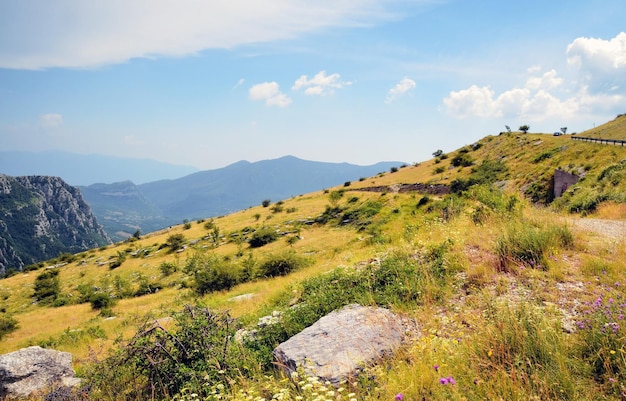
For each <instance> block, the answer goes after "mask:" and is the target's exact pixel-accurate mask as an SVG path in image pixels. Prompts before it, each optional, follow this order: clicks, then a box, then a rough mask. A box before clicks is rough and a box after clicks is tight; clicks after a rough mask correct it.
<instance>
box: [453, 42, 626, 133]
mask: <svg viewBox="0 0 626 401" xmlns="http://www.w3.org/2000/svg"><path fill="white" fill-rule="evenodd" d="M567 61H568V64H569V65H571V66H574V67H575V68H577V69H578V71H579V72H580V76H579V78H578V79H577V80H576V81H571V82H565V80H564V79H563V78H561V77H559V76H558V74H557V72H556V70H554V69H552V70H550V71H547V72H544V73H543V74H542V73H541V68H540V67H539V66H533V67H530V68H528V70H527V73H528V74H529V77H528V78H527V79H526V82H525V83H524V85H523V86H521V87H514V88H512V89H510V90H506V91H504V92H502V93H500V94H499V95H496V93H495V92H494V91H493V90H492V89H491V88H490V87H488V86H483V87H479V86H477V85H472V86H471V87H470V88H468V89H462V90H459V91H451V92H450V94H449V95H448V96H447V97H446V98H444V100H443V103H444V105H445V108H446V110H447V112H448V113H449V114H450V115H453V116H455V117H458V118H466V117H472V116H473V117H522V118H526V119H529V120H534V121H541V120H545V119H547V118H550V117H561V118H568V117H573V116H576V115H580V114H583V113H586V114H591V113H597V112H601V113H610V112H615V111H620V107H621V108H623V104H624V101H625V100H626V33H624V32H622V33H620V34H618V35H617V36H616V37H615V38H612V39H610V40H604V39H591V38H577V39H575V40H574V41H573V42H572V43H571V44H570V45H569V46H568V47H567ZM563 87H566V88H565V90H564V91H560V90H561V88H563ZM559 93H561V94H562V93H566V94H568V96H569V97H567V98H562V97H559Z"/></svg>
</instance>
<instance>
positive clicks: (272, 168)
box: [80, 156, 403, 241]
mask: <svg viewBox="0 0 626 401" xmlns="http://www.w3.org/2000/svg"><path fill="white" fill-rule="evenodd" d="M402 164H403V163H402V162H397V161H396V162H381V163H377V164H374V165H370V166H357V165H354V164H348V163H324V162H315V161H307V160H302V159H298V158H296V157H293V156H285V157H282V158H279V159H274V160H264V161H260V162H255V163H250V162H247V161H240V162H237V163H234V164H231V165H229V166H227V167H224V168H220V169H216V170H207V171H201V172H196V173H193V174H190V175H187V176H184V177H182V178H178V179H170V180H159V181H154V182H149V183H145V184H141V185H135V184H134V183H133V182H131V181H128V180H127V181H123V182H117V183H113V184H93V185H89V186H81V187H80V190H81V192H82V194H83V196H84V198H85V200H86V201H87V203H89V205H90V206H91V209H92V211H93V213H94V214H95V215H96V216H97V218H98V221H99V222H100V224H102V225H103V227H104V229H105V230H106V231H107V233H108V234H109V236H110V237H111V239H113V240H114V241H119V240H121V239H124V238H127V237H128V236H130V235H132V234H133V233H134V232H135V231H136V230H140V232H142V233H147V232H152V231H156V230H158V229H161V228H163V227H167V226H169V225H173V224H180V223H182V222H183V220H190V221H191V220H196V219H200V218H208V217H215V216H220V215H225V214H228V213H232V212H235V211H237V210H242V209H245V208H248V207H250V206H255V205H259V204H260V203H261V202H262V201H263V200H265V199H271V200H272V201H278V200H283V199H287V198H290V197H293V196H296V195H300V194H305V193H309V192H314V191H317V190H321V189H324V188H328V187H331V186H336V185H340V184H343V183H345V182H346V181H352V180H358V179H359V178H361V177H371V176H373V175H376V174H377V173H380V172H385V171H389V170H390V169H391V168H392V167H399V166H400V165H402Z"/></svg>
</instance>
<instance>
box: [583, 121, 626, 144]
mask: <svg viewBox="0 0 626 401" xmlns="http://www.w3.org/2000/svg"><path fill="white" fill-rule="evenodd" d="M577 135H578V136H584V137H589V138H602V139H619V140H622V141H626V114H620V115H618V116H617V117H615V119H614V120H612V121H609V122H608V123H606V124H602V125H600V126H598V127H595V128H592V129H590V130H587V131H584V132H579V133H578V134H577Z"/></svg>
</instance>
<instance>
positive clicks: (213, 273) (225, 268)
mask: <svg viewBox="0 0 626 401" xmlns="http://www.w3.org/2000/svg"><path fill="white" fill-rule="evenodd" d="M240 270H241V269H240V267H239V266H237V265H235V264H234V263H231V262H230V261H227V260H224V259H223V258H221V257H219V256H218V255H216V254H213V253H210V254H200V253H198V254H196V255H194V256H193V257H192V258H190V259H189V260H187V264H186V265H185V272H187V273H188V274H192V275H193V277H194V280H195V285H194V290H195V292H196V294H198V295H204V294H208V293H209V292H213V291H221V290H228V289H230V288H232V287H233V286H234V285H236V284H237V283H239V280H240Z"/></svg>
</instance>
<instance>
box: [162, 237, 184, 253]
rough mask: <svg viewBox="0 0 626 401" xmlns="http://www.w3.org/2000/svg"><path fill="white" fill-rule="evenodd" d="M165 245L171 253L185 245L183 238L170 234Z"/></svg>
mask: <svg viewBox="0 0 626 401" xmlns="http://www.w3.org/2000/svg"><path fill="white" fill-rule="evenodd" d="M165 244H166V245H167V246H168V247H169V248H170V250H171V251H176V250H178V249H180V248H182V247H183V245H184V244H185V236H184V235H182V234H172V235H170V236H169V237H167V240H166V241H165Z"/></svg>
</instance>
